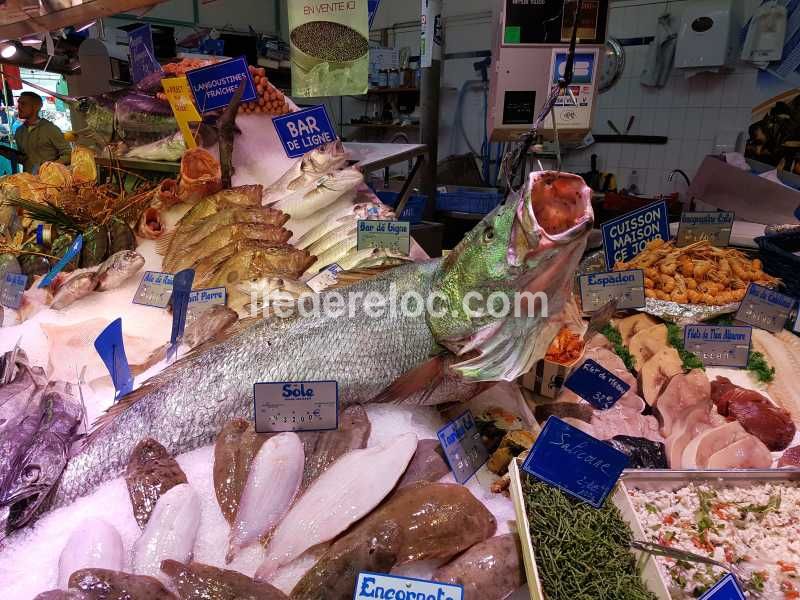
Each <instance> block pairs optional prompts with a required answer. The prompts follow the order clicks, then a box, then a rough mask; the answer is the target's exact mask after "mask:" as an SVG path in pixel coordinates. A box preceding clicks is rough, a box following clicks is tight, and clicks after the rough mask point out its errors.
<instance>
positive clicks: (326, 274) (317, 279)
mask: <svg viewBox="0 0 800 600" xmlns="http://www.w3.org/2000/svg"><path fill="white" fill-rule="evenodd" d="M343 270H344V269H342V267H340V266H339V265H337V264H336V263H333V264H332V265H330V266H328V267H326V268H324V269H323V270H322V271H320V272H319V273H317V274H316V275H314V276H313V277H312V278H311V279H309V280H308V281H306V285H307V286H308V287H310V288H311V289H312V290H314V292H315V293H317V294H319V293H320V292H321V291H323V290H326V289H328V288H329V287H331V286H332V285H334V284H335V283H336V281H337V279H338V277H339V273H341V272H342V271H343Z"/></svg>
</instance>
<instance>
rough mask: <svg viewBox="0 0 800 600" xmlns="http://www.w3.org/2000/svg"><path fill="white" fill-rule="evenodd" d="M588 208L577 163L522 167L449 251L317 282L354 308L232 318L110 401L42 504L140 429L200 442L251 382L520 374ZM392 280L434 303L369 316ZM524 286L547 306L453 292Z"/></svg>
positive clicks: (235, 412) (356, 397) (430, 390)
mask: <svg viewBox="0 0 800 600" xmlns="http://www.w3.org/2000/svg"><path fill="white" fill-rule="evenodd" d="M592 221H593V215H592V209H591V190H590V189H589V188H588V187H587V186H586V184H585V183H584V182H583V180H582V179H581V178H580V177H577V176H575V175H570V174H567V173H556V172H540V173H534V174H532V175H531V176H530V180H529V182H528V184H527V185H526V186H525V188H524V189H523V191H521V192H520V193H518V194H515V195H514V196H512V197H510V198H509V199H508V200H507V201H506V203H505V204H504V205H502V206H500V207H498V208H497V209H495V210H494V211H493V212H492V213H491V214H489V215H487V216H486V217H485V218H484V219H483V221H481V223H480V224H478V225H477V226H476V227H475V229H473V230H472V231H471V232H470V233H468V234H467V236H466V237H465V238H464V240H463V241H462V242H461V243H460V244H459V245H458V247H457V248H456V249H455V250H454V251H453V252H452V253H451V254H450V255H449V256H448V257H447V259H445V260H432V261H429V262H426V263H416V264H409V265H405V266H402V267H398V268H396V269H393V270H391V271H388V272H386V273H385V274H383V275H381V276H379V277H376V278H373V279H368V280H365V281H363V282H361V283H359V284H356V285H353V286H351V287H349V288H347V289H345V290H337V291H335V292H326V293H324V294H322V296H321V299H322V300H323V305H324V299H325V298H326V297H327V296H328V295H329V294H331V293H339V294H343V295H344V296H345V300H350V301H351V303H352V305H353V307H354V310H353V312H352V314H348V311H347V310H346V311H344V315H342V314H340V313H339V312H336V311H330V310H329V311H327V312H322V311H319V312H317V313H315V314H312V315H311V316H301V315H300V314H297V315H295V316H294V317H291V318H276V317H271V318H265V319H260V320H257V321H255V322H249V323H245V324H243V325H241V326H240V327H239V328H238V329H237V331H235V332H233V333H231V334H229V336H228V337H227V338H226V339H224V340H221V341H219V342H218V343H216V344H215V345H213V346H209V347H207V348H205V349H203V350H202V351H200V352H197V353H193V354H190V355H188V356H186V357H185V358H184V359H182V360H181V361H179V362H177V363H175V364H174V365H172V367H170V368H169V369H167V370H166V371H164V372H163V373H161V374H160V375H158V376H157V377H154V378H153V379H151V380H149V381H148V382H146V383H145V384H144V385H143V386H142V387H141V388H139V389H138V390H136V391H134V392H133V393H131V394H130V395H128V396H127V397H126V398H124V399H123V400H122V401H121V402H120V403H118V404H117V405H115V406H114V407H112V409H110V411H109V412H108V414H106V415H104V416H103V417H102V418H101V420H100V421H99V422H98V423H97V424H96V425H95V428H94V430H93V431H92V433H91V434H90V435H89V436H88V438H87V439H86V442H85V444H84V445H83V447H82V449H81V450H80V451H79V452H78V453H77V454H76V455H75V456H74V457H73V458H72V459H71V460H70V462H69V464H68V465H67V468H66V470H65V472H64V475H63V477H62V479H61V482H60V485H59V487H58V489H57V492H56V494H55V499H54V504H55V505H56V506H58V505H62V504H65V503H67V502H70V501H71V500H73V499H75V498H77V497H79V496H82V495H84V494H87V493H88V492H90V491H91V490H93V489H94V488H95V487H96V486H98V485H99V484H100V483H102V482H104V481H106V480H108V479H111V478H113V477H115V476H117V475H119V474H120V473H121V472H122V470H123V469H124V468H125V464H126V462H127V460H128V456H129V455H130V453H131V451H132V450H133V448H134V447H135V446H136V444H137V443H138V442H139V440H141V439H142V438H145V437H152V438H153V439H155V440H157V441H159V442H160V443H161V444H163V445H164V447H165V448H166V449H167V450H168V451H169V452H170V453H171V454H173V455H175V454H178V453H182V452H186V451H188V450H192V449H193V448H196V447H198V446H202V445H205V444H208V443H210V442H212V441H213V439H214V438H215V436H216V435H217V434H218V433H219V432H220V430H221V429H222V427H223V425H224V424H225V423H226V422H228V421H229V420H231V419H233V418H237V417H248V416H251V415H252V410H253V403H252V402H253V401H252V393H253V392H252V390H253V383H255V382H259V381H308V380H319V379H321V378H324V379H330V380H335V381H337V382H338V384H339V398H340V401H341V402H342V404H343V405H344V406H347V405H351V404H357V403H365V402H369V401H371V400H373V399H376V396H377V395H378V394H379V393H380V392H381V391H382V390H384V391H385V392H384V393H383V394H381V395H380V397H379V398H378V399H380V400H388V399H393V398H394V399H396V398H399V397H406V398H410V399H413V400H414V401H417V402H421V401H427V402H437V401H444V400H453V399H456V398H457V397H458V394H459V393H461V394H464V393H465V392H466V393H470V394H472V393H474V391H475V390H474V387H472V386H474V385H475V384H480V383H481V382H490V381H499V380H512V379H514V378H516V377H518V376H519V375H521V374H522V373H524V372H525V371H526V370H528V369H530V368H531V367H532V365H533V364H534V362H535V361H536V360H537V359H538V358H541V357H542V356H544V353H545V351H546V348H547V346H548V345H549V343H550V341H551V339H552V337H553V336H554V335H555V333H556V332H557V330H558V329H559V328H560V326H561V324H560V321H559V319H558V315H559V314H560V313H561V310H562V308H563V306H564V303H565V301H566V298H567V296H568V292H569V289H570V286H571V281H572V277H573V273H574V270H575V268H576V266H577V264H578V261H579V259H580V257H581V255H582V253H583V251H584V249H585V246H586V239H587V237H588V233H589V231H590V229H591V227H592ZM392 286H393V288H392ZM392 289H394V292H395V294H394V295H395V296H396V298H397V305H398V306H400V305H401V303H400V299H402V298H403V295H404V294H405V293H406V292H414V293H416V294H419V295H420V296H421V298H422V299H425V298H428V297H430V295H431V294H432V293H433V292H437V293H438V300H437V301H436V302H434V303H433V304H434V306H433V308H434V309H435V314H434V312H431V313H430V314H427V315H426V312H425V311H424V310H408V311H400V310H395V311H389V310H385V311H384V314H383V316H381V317H380V318H374V317H373V316H371V315H372V314H373V313H372V311H371V310H366V309H365V295H366V294H368V295H369V296H368V297H369V298H374V297H375V293H377V294H380V295H383V297H384V298H388V296H389V294H390V291H391V290H392ZM525 291H527V292H544V293H545V294H547V296H548V310H549V317H544V316H543V314H542V311H541V310H537V311H535V313H534V314H533V315H529V314H528V313H527V312H524V313H523V314H519V315H514V314H512V315H511V316H508V317H493V316H490V315H489V314H486V316H481V317H474V316H473V315H471V314H469V311H467V310H466V309H465V307H464V306H463V303H464V298H465V295H466V294H467V293H468V292H476V293H478V294H481V295H483V297H484V298H487V297H488V296H489V295H490V294H491V293H493V292H501V293H506V294H514V293H515V292H525ZM511 299H512V300H513V299H514V298H513V297H512V298H511ZM307 300H308V301H312V300H313V299H307ZM390 300H391V299H390V298H389V299H387V302H389V301H390ZM409 307H410V308H412V309H413V302H412V303H410V306H409ZM418 308H424V307H418ZM523 308H524V307H523ZM535 308H536V307H535ZM442 309H444V310H442ZM493 312H494V311H493ZM398 378H399V379H398ZM390 384H391V386H390ZM387 386H390V387H389V388H388V389H387Z"/></svg>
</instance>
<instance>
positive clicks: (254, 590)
mask: <svg viewBox="0 0 800 600" xmlns="http://www.w3.org/2000/svg"><path fill="white" fill-rule="evenodd" d="M161 570H162V571H164V573H166V574H167V575H168V576H169V577H170V578H171V579H172V584H173V587H174V588H175V589H176V590H177V592H178V595H179V596H180V597H181V600H288V596H286V594H284V593H283V592H281V591H280V590H278V589H276V588H274V587H272V586H271V585H270V584H268V583H259V582H256V581H253V580H252V579H250V578H249V577H247V576H246V575H242V574H241V573H238V572H236V571H228V570H225V569H217V568H216V567H211V566H209V565H201V564H199V563H195V562H191V563H188V564H183V563H181V562H178V561H174V560H165V561H164V562H163V563H161Z"/></svg>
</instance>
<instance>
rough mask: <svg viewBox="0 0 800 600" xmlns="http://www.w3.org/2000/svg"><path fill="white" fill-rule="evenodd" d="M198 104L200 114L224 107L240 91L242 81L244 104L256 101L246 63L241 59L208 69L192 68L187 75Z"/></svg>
mask: <svg viewBox="0 0 800 600" xmlns="http://www.w3.org/2000/svg"><path fill="white" fill-rule="evenodd" d="M186 78H187V79H188V81H189V87H190V88H191V90H192V94H193V95H194V100H195V104H196V105H197V108H199V109H200V112H201V113H207V112H210V111H212V110H218V109H220V108H225V107H226V106H228V104H230V101H231V99H232V98H233V95H234V94H235V93H236V91H237V90H238V89H239V85H241V81H242V79H244V80H245V81H246V82H247V83H246V84H245V86H244V93H243V94H242V99H241V101H242V102H249V101H251V100H255V99H256V87H255V85H253V78H252V77H251V76H250V71H249V70H248V68H247V60H246V59H245V58H244V57H243V56H240V57H239V58H232V59H231V60H226V61H224V62H218V63H215V64H213V65H208V66H207V67H200V68H199V69H192V70H191V71H189V72H188V73H186Z"/></svg>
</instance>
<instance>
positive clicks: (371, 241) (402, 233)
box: [358, 220, 411, 255]
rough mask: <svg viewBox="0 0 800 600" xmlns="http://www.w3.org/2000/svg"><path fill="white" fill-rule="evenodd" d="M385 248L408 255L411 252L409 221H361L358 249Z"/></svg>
mask: <svg viewBox="0 0 800 600" xmlns="http://www.w3.org/2000/svg"><path fill="white" fill-rule="evenodd" d="M367 248H383V249H386V250H391V251H392V252H397V253H398V254H406V255H407V254H408V253H409V252H410V251H411V223H410V222H409V221H367V220H365V221H359V222H358V249H359V250H366V249H367Z"/></svg>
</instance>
